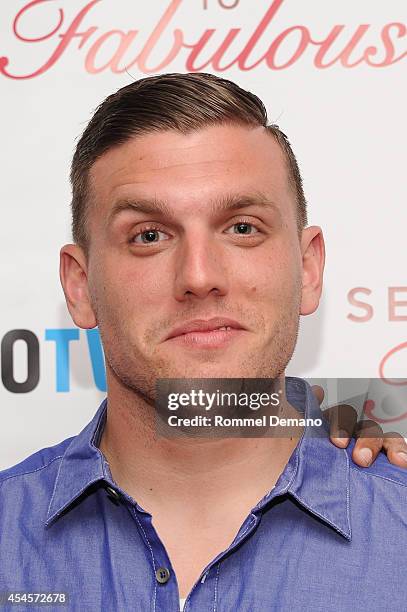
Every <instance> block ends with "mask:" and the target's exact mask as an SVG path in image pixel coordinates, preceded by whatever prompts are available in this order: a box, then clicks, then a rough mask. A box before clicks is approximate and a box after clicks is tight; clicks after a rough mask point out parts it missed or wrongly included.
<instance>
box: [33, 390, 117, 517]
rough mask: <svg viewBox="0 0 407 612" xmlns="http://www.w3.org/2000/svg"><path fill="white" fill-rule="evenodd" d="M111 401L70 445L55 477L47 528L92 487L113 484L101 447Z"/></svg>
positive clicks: (105, 401)
mask: <svg viewBox="0 0 407 612" xmlns="http://www.w3.org/2000/svg"><path fill="white" fill-rule="evenodd" d="M106 410H107V398H105V399H104V400H103V402H102V403H101V404H100V406H99V408H98V410H97V412H96V414H95V415H94V417H93V419H92V420H91V421H90V422H89V423H88V424H87V425H86V427H85V428H84V429H83V430H82V431H81V432H80V433H79V434H78V435H77V436H75V437H74V438H73V439H72V442H71V443H70V444H69V445H68V447H67V449H66V451H65V453H64V455H63V457H62V459H61V463H60V466H59V470H58V473H57V476H56V478H55V483H54V488H53V491H52V495H51V500H50V503H49V507H48V513H47V519H46V522H45V525H46V526H48V525H49V524H51V523H52V522H53V521H54V520H55V519H57V518H58V517H59V516H60V515H61V514H62V513H63V512H64V510H66V509H67V508H68V506H70V505H71V503H72V502H74V501H75V500H76V499H77V498H78V497H80V495H81V494H82V493H84V492H85V490H87V489H88V488H89V487H90V486H91V485H94V484H95V483H97V482H100V481H104V482H105V484H106V486H112V487H114V488H117V486H116V485H115V484H114V483H113V481H112V478H111V475H110V470H109V468H108V464H107V461H106V460H105V458H104V455H103V453H102V452H101V451H100V450H99V448H98V447H97V445H98V444H99V442H100V438H101V435H102V432H103V428H104V425H105V422H106Z"/></svg>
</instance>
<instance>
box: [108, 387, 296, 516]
mask: <svg viewBox="0 0 407 612" xmlns="http://www.w3.org/2000/svg"><path fill="white" fill-rule="evenodd" d="M109 378H110V380H109ZM280 388H281V389H285V378H284V375H283V376H282V377H281V387H280ZM279 416H280V417H281V418H291V417H298V412H297V411H296V410H295V408H293V406H291V405H290V404H289V403H288V402H287V400H286V398H285V396H283V398H282V402H281V404H280V411H279ZM273 429H275V428H273ZM290 433H291V437H290V436H288V435H287V437H282V434H281V437H276V436H271V435H268V436H267V435H266V436H264V435H263V436H262V437H259V438H248V437H233V438H215V439H214V438H207V437H205V438H204V437H201V438H199V437H182V438H180V437H175V438H163V437H160V436H158V435H157V433H156V430H155V414H154V407H153V406H151V405H149V404H148V403H147V402H146V401H145V400H144V399H143V398H141V396H139V395H137V394H136V393H135V392H134V391H131V390H129V389H127V388H123V386H122V385H119V384H118V382H117V381H116V380H115V379H113V378H112V377H111V376H110V377H109V376H108V406H107V419H106V425H105V428H104V431H103V434H102V438H101V442H100V445H99V447H100V450H101V451H102V452H103V454H104V455H105V457H106V459H107V461H108V462H109V466H110V470H111V473H112V476H113V479H114V480H115V481H116V483H117V484H118V485H119V486H120V487H121V488H122V489H123V490H124V491H126V492H127V493H128V494H129V495H130V496H131V497H133V499H135V500H136V501H137V503H138V504H139V505H141V506H142V507H143V508H144V509H145V510H147V511H150V512H151V511H152V509H153V508H154V507H155V506H156V505H157V507H159V506H160V504H162V503H164V502H165V506H166V508H170V507H174V508H176V507H177V505H181V504H185V503H187V504H189V507H191V508H193V507H196V508H200V509H202V501H203V498H205V506H207V507H208V508H209V507H211V504H212V503H214V502H215V501H216V500H218V499H219V496H220V495H221V496H222V499H224V500H227V499H228V497H229V498H230V500H236V499H242V500H243V498H244V497H245V495H246V496H247V501H248V500H249V499H250V500H253V499H254V500H256V499H257V501H259V500H260V499H261V497H262V496H263V495H265V494H266V493H267V492H268V491H269V490H270V489H271V488H272V487H273V486H274V484H275V482H276V481H277V479H278V477H279V476H280V474H281V472H282V471H283V469H284V467H285V465H286V463H287V461H288V459H289V457H290V455H291V453H292V452H293V450H294V448H295V446H296V444H297V442H298V439H299V437H300V435H301V434H302V428H296V429H295V431H294V432H293V431H291V432H290ZM257 501H255V502H254V503H257ZM250 503H251V502H250ZM253 505H254V504H253Z"/></svg>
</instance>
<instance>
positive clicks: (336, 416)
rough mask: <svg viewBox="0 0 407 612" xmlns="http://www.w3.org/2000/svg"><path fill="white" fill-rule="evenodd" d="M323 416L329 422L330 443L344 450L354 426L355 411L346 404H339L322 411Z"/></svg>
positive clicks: (356, 416)
mask: <svg viewBox="0 0 407 612" xmlns="http://www.w3.org/2000/svg"><path fill="white" fill-rule="evenodd" d="M323 415H324V417H325V418H327V420H328V421H329V425H330V432H329V435H330V439H331V442H332V443H333V444H335V446H339V447H340V448H346V447H347V446H348V444H349V442H350V439H351V437H352V435H353V432H354V429H355V426H356V421H357V418H358V415H357V412H356V410H355V409H354V408H353V407H352V406H349V405H348V404H339V405H338V406H331V407H330V408H327V409H326V410H324V411H323Z"/></svg>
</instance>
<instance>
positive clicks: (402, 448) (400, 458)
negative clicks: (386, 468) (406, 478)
mask: <svg viewBox="0 0 407 612" xmlns="http://www.w3.org/2000/svg"><path fill="white" fill-rule="evenodd" d="M383 450H385V451H386V453H387V458H388V460H389V461H390V463H392V464H393V465H397V466H398V467H402V468H407V443H406V441H405V439H404V438H403V436H401V435H400V434H399V433H398V432H396V431H388V432H387V433H385V434H384V436H383Z"/></svg>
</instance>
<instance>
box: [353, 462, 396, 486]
mask: <svg viewBox="0 0 407 612" xmlns="http://www.w3.org/2000/svg"><path fill="white" fill-rule="evenodd" d="M351 468H352V470H353V471H354V472H357V473H358V474H363V475H364V476H375V477H376V478H381V479H382V480H388V481H389V482H394V484H397V485H400V486H401V487H404V488H407V483H404V482H400V481H399V480H393V478H389V477H388V476H383V475H382V474H376V473H375V472H363V471H362V470H358V469H357V468H356V467H353V465H351Z"/></svg>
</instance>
